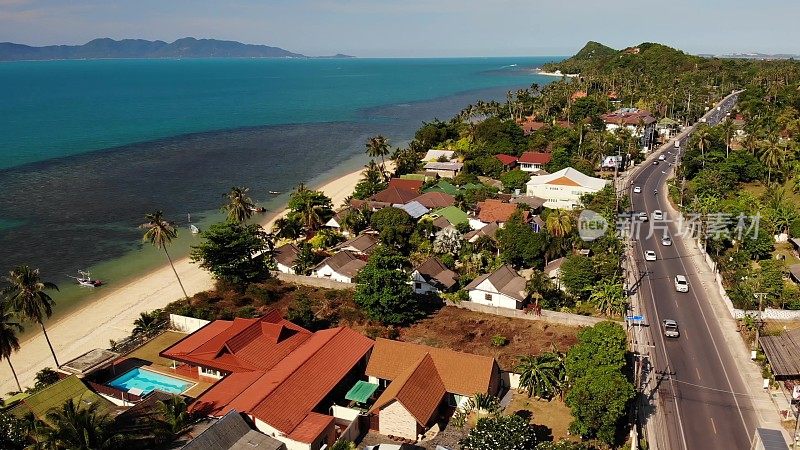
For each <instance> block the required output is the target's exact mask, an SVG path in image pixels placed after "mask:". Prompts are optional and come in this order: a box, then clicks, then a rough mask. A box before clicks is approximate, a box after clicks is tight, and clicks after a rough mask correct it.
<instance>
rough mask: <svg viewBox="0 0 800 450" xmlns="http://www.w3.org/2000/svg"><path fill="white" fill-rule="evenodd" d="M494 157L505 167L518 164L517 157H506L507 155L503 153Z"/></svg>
mask: <svg viewBox="0 0 800 450" xmlns="http://www.w3.org/2000/svg"><path fill="white" fill-rule="evenodd" d="M494 157H495V158H497V159H499V160H500V162H501V163H503V165H504V166H508V165H511V164H516V162H517V157H516V156H511V155H506V154H505V153H501V154H499V155H494Z"/></svg>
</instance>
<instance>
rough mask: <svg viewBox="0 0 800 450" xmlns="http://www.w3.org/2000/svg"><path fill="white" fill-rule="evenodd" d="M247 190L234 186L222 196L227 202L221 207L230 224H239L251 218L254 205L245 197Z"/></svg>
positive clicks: (254, 208)
mask: <svg viewBox="0 0 800 450" xmlns="http://www.w3.org/2000/svg"><path fill="white" fill-rule="evenodd" d="M249 190H250V188H246V187H236V186H234V187H232V188H231V190H230V191H229V192H228V193H227V194H223V197H225V198H227V199H228V201H227V203H225V204H224V205H223V206H222V209H223V211H225V212H227V214H228V220H230V221H231V222H239V223H241V222H244V221H245V220H247V219H249V218H250V217H252V216H253V211H255V210H256V204H255V202H253V200H252V199H251V198H250V197H249V196H248V195H247V192H248V191H249Z"/></svg>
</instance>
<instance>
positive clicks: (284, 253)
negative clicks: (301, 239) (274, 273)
mask: <svg viewBox="0 0 800 450" xmlns="http://www.w3.org/2000/svg"><path fill="white" fill-rule="evenodd" d="M299 252H300V249H299V248H298V247H297V245H295V244H293V243H289V244H283V245H281V246H280V247H278V248H276V249H275V265H276V266H277V269H278V272H281V273H292V274H293V273H294V262H295V261H296V260H297V254H298V253H299Z"/></svg>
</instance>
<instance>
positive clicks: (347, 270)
mask: <svg viewBox="0 0 800 450" xmlns="http://www.w3.org/2000/svg"><path fill="white" fill-rule="evenodd" d="M366 265H367V263H366V262H364V261H362V260H360V259H358V256H356V255H355V254H354V253H352V252H348V251H341V252H339V253H337V254H335V255H333V256H330V257H328V258H325V260H323V261H322V262H321V263H319V264H317V266H316V267H314V272H313V274H314V276H315V277H317V278H329V279H331V280H333V281H339V282H342V283H352V282H353V280H354V279H355V277H356V275H358V272H359V271H360V270H361V269H363V268H364V266H366Z"/></svg>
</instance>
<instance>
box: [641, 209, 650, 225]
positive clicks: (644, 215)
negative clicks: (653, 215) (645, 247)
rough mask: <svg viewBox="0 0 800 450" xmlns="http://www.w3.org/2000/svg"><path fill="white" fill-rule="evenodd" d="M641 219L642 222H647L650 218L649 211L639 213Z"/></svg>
mask: <svg viewBox="0 0 800 450" xmlns="http://www.w3.org/2000/svg"><path fill="white" fill-rule="evenodd" d="M639 220H640V221H642V222H647V221H648V220H650V219H649V218H648V217H647V213H646V212H644V211H643V212H640V213H639Z"/></svg>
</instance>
